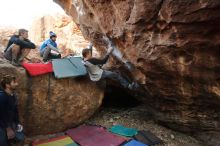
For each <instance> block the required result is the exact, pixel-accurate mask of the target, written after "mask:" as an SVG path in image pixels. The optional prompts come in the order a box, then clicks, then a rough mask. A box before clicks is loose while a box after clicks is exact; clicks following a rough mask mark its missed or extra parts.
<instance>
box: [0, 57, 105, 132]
mask: <svg viewBox="0 0 220 146" xmlns="http://www.w3.org/2000/svg"><path fill="white" fill-rule="evenodd" d="M6 74H11V75H14V76H16V77H17V78H18V82H19V87H18V89H17V93H18V97H19V113H20V120H21V123H22V124H23V125H24V130H25V134H26V135H28V136H34V135H39V134H41V135H43V134H51V133H55V132H61V131H64V130H66V129H68V128H71V127H74V126H77V125H78V124H80V123H82V122H83V121H85V120H86V119H88V118H89V117H90V116H92V115H93V113H94V112H95V111H96V110H97V109H98V108H99V107H100V105H101V104H102V99H103V96H104V92H103V90H102V89H101V88H99V87H97V86H96V84H95V83H92V82H90V81H89V79H87V78H84V77H83V78H76V79H73V78H67V79H55V78H54V77H53V75H52V74H46V75H41V76H37V77H30V76H29V75H28V74H27V73H26V71H25V70H24V69H23V68H21V67H19V68H18V67H14V66H12V65H11V64H9V63H8V62H7V61H5V60H4V59H0V78H1V77H2V76H3V75H6Z"/></svg>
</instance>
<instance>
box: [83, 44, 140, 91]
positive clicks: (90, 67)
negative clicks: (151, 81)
mask: <svg viewBox="0 0 220 146" xmlns="http://www.w3.org/2000/svg"><path fill="white" fill-rule="evenodd" d="M112 51H113V48H112V47H110V48H108V51H107V54H106V55H105V57H104V58H103V59H99V58H94V57H92V47H91V45H89V47H88V48H85V49H83V50H82V56H83V63H84V65H85V67H86V68H87V71H88V73H89V76H90V79H91V80H92V81H99V80H101V79H112V80H115V81H119V82H120V84H121V85H122V86H123V87H124V88H129V89H135V88H137V83H135V82H133V83H131V84H130V83H129V82H128V81H127V80H126V79H125V78H123V77H122V76H121V75H120V74H118V73H116V72H112V71H108V70H103V69H102V68H101V66H102V65H104V64H105V63H106V62H107V61H108V59H109V56H110V54H111V53H112Z"/></svg>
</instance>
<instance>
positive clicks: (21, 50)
mask: <svg viewBox="0 0 220 146" xmlns="http://www.w3.org/2000/svg"><path fill="white" fill-rule="evenodd" d="M35 48H36V45H35V44H34V43H32V42H31V41H30V40H29V39H28V30H26V29H19V30H18V35H13V36H12V37H11V38H10V40H9V42H8V45H7V47H6V49H5V50H4V57H5V58H6V59H7V60H9V61H11V63H12V65H15V66H21V62H22V61H23V60H24V58H25V57H26V56H27V55H28V54H29V52H30V50H31V49H35Z"/></svg>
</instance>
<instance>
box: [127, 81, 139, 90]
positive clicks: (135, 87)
mask: <svg viewBox="0 0 220 146" xmlns="http://www.w3.org/2000/svg"><path fill="white" fill-rule="evenodd" d="M138 88H139V85H138V83H136V82H132V83H131V84H129V85H128V89H130V90H136V89H138Z"/></svg>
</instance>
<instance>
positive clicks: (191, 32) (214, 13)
mask: <svg viewBox="0 0 220 146" xmlns="http://www.w3.org/2000/svg"><path fill="white" fill-rule="evenodd" d="M54 1H55V2H57V3H58V4H60V5H61V6H62V7H63V8H64V9H65V10H66V12H67V13H68V14H69V15H71V16H72V18H73V19H74V21H75V22H76V23H77V25H79V27H80V29H81V31H82V33H83V35H84V36H85V38H88V39H90V40H91V41H93V43H94V44H95V46H96V47H97V49H98V50H99V51H100V52H103V51H104V49H105V47H106V45H105V43H104V40H103V36H104V35H107V36H108V37H110V38H111V39H112V40H113V41H114V43H115V44H116V46H117V48H118V49H119V50H120V51H121V53H122V57H123V59H126V60H128V61H130V62H131V63H132V64H133V65H134V66H135V70H134V71H133V73H131V74H133V78H134V79H136V80H138V82H139V83H142V84H144V85H143V87H144V90H145V93H146V94H145V98H144V101H146V102H147V104H146V107H147V108H148V109H149V111H151V112H152V114H153V115H154V117H155V119H156V120H157V121H158V122H160V123H162V124H165V125H167V126H169V127H171V128H174V129H177V130H180V131H183V132H188V133H190V134H193V135H195V136H197V137H199V138H201V139H202V138H203V137H206V138H207V137H208V139H209V142H210V144H212V145H217V144H219V143H220V141H219V138H218V137H219V135H220V108H219V106H220V70H219V69H220V49H219V47H220V27H219V26H220V1H219V0H209V1H207V0H191V1H186V0H175V1H174V0H54ZM114 60H116V58H114ZM111 65H112V67H115V64H114V62H111ZM147 93H148V94H149V95H150V97H149V96H147V95H148V94H147ZM204 135H205V136H204ZM203 140H204V139H203ZM206 142H207V141H206Z"/></svg>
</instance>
